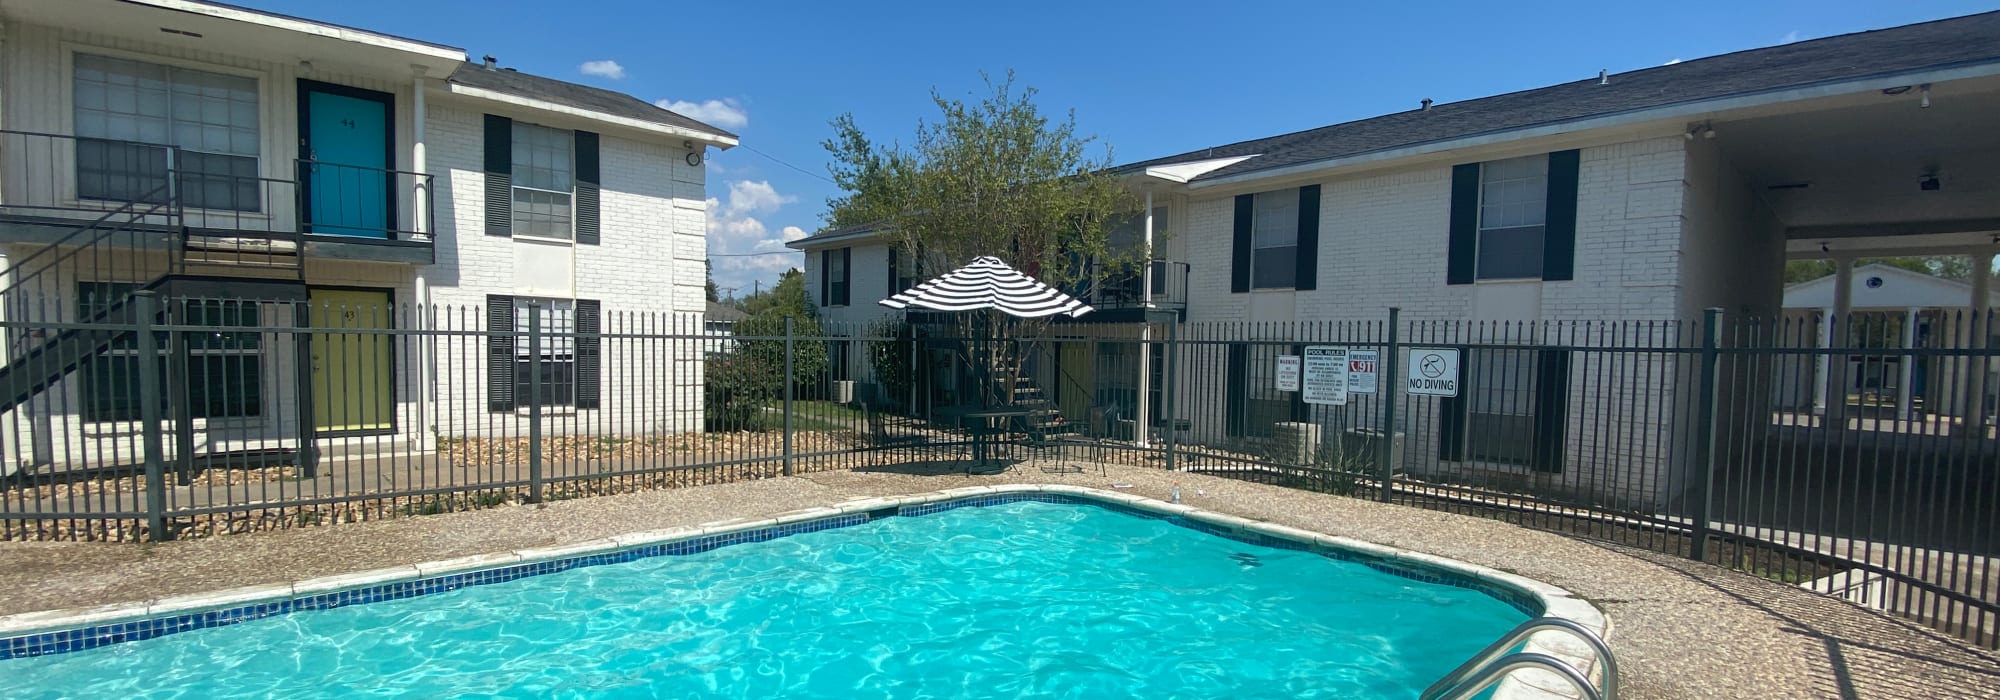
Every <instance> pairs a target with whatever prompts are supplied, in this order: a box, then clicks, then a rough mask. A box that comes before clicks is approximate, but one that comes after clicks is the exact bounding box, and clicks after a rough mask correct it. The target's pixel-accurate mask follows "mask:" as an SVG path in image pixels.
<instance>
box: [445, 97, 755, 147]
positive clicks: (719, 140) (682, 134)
mask: <svg viewBox="0 0 2000 700" xmlns="http://www.w3.org/2000/svg"><path fill="white" fill-rule="evenodd" d="M446 84H447V85H449V86H450V89H451V93H452V94H454V95H462V96H465V97H470V98H473V99H478V100H487V101H490V102H498V103H501V104H508V105H513V106H516V107H523V108H526V109H533V110H539V111H544V112H555V113H558V114H566V115H569V116H572V117H576V118H579V119H588V120H591V121H595V122H601V123H605V124H615V125H617V126H621V127H624V128H627V129H634V130H637V131H643V132H648V133H653V134H659V135H662V136H672V137H675V138H682V139H689V140H693V141H699V142H701V143H706V144H709V145H712V146H715V147H716V148H719V149H722V150H728V149H730V148H734V147H735V146H736V145H737V143H738V140H737V138H736V137H735V136H730V135H727V134H718V133H714V132H708V131H701V130H698V129H689V128H685V127H679V126H674V125H672V124H662V123H660V122H654V121H646V120H644V119H633V118H631V117H624V116H619V115H616V114H608V113H605V112H599V111H597V110H593V109H585V108H582V107H576V106H572V105H566V104H560V103H556V102H550V101H548V100H539V99H535V98H533V97H522V96H520V95H516V94H513V93H509V92H503V91H500V90H494V89H491V88H483V87H474V86H471V85H464V84H460V83H453V82H449V81H447V82H446Z"/></svg>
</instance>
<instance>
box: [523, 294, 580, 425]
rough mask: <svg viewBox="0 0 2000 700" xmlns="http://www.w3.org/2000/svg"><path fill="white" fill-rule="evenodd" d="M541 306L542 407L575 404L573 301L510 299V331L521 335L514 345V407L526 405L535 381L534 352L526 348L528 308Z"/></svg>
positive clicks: (574, 324)
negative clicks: (511, 301) (511, 310)
mask: <svg viewBox="0 0 2000 700" xmlns="http://www.w3.org/2000/svg"><path fill="white" fill-rule="evenodd" d="M530 304H536V305H540V306H541V310H540V311H539V313H540V315H541V320H542V322H541V326H542V337H541V342H540V346H541V356H542V366H541V373H542V377H541V380H542V387H541V392H542V393H541V399H542V401H541V403H542V405H543V406H575V405H576V386H577V381H576V335H575V333H576V302H574V301H571V300H569V299H523V298H517V299H515V300H514V330H515V331H516V332H518V333H520V334H521V335H520V336H519V338H518V339H517V340H516V341H515V345H514V401H515V402H516V404H515V405H516V406H522V407H525V406H527V405H528V404H529V401H530V397H532V396H534V394H531V393H529V391H530V390H531V389H532V388H533V386H532V384H531V382H533V381H534V378H535V365H534V353H533V351H532V349H531V348H529V347H528V346H529V343H528V336H527V333H528V332H529V330H530V329H531V326H530V325H529V323H528V306H529V305H530Z"/></svg>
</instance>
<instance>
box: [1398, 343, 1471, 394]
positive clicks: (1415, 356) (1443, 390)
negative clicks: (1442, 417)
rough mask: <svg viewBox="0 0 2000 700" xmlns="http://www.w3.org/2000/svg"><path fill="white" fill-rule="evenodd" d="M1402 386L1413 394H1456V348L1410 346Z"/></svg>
mask: <svg viewBox="0 0 2000 700" xmlns="http://www.w3.org/2000/svg"><path fill="white" fill-rule="evenodd" d="M1403 388H1404V389H1405V390H1407V391H1408V392H1409V393H1410V394H1412V395H1415V396H1457V395H1458V349H1457V348H1410V370H1409V374H1408V377H1407V379H1406V380H1405V382H1404V384H1403Z"/></svg>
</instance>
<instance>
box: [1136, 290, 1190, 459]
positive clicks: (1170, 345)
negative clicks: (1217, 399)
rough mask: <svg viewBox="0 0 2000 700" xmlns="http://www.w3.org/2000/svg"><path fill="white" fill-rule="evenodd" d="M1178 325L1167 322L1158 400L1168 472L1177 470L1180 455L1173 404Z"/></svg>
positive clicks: (1177, 414) (1178, 356)
mask: <svg viewBox="0 0 2000 700" xmlns="http://www.w3.org/2000/svg"><path fill="white" fill-rule="evenodd" d="M1180 327H1181V324H1179V323H1169V324H1167V367H1166V373H1165V376H1164V378H1163V381H1162V382H1161V383H1162V384H1165V385H1166V386H1164V387H1161V389H1160V392H1161V394H1162V397H1161V401H1160V413H1162V414H1165V415H1162V416H1160V417H1159V419H1158V420H1159V421H1160V427H1161V430H1160V432H1162V433H1166V436H1165V437H1166V440H1167V471H1170V472H1171V471H1179V468H1178V465H1177V464H1176V462H1177V461H1178V460H1179V457H1180V446H1179V433H1180V430H1178V428H1179V427H1180V411H1178V410H1175V409H1176V408H1177V406H1175V400H1174V393H1175V390H1176V389H1178V388H1179V386H1180V372H1179V368H1180V364H1181V331H1180ZM1141 400H1144V397H1141ZM1140 429H1141V430H1144V429H1145V428H1144V426H1141V427H1140Z"/></svg>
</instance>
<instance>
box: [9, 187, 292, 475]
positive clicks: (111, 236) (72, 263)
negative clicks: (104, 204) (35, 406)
mask: <svg viewBox="0 0 2000 700" xmlns="http://www.w3.org/2000/svg"><path fill="white" fill-rule="evenodd" d="M79 221H80V223H79V224H78V225H77V227H76V228H75V229H73V230H71V231H69V232H68V233H67V234H64V235H62V236H60V237H59V238H57V239H56V240H55V241H54V242H52V243H49V244H46V245H43V246H42V247H40V248H39V249H36V250H35V251H34V252H32V253H30V254H27V255H24V256H20V257H19V258H17V259H15V260H13V261H11V264H10V265H8V267H7V269H6V273H7V275H8V277H7V278H6V279H7V283H6V286H5V287H4V288H0V310H3V311H4V313H5V320H6V321H8V322H9V324H8V326H7V328H6V336H7V337H6V350H7V352H6V357H5V363H4V364H0V413H5V412H7V411H12V410H15V409H16V408H18V407H20V406H21V405H22V404H25V403H27V402H29V401H30V400H32V399H34V398H35V397H36V396H38V395H41V394H43V393H45V392H48V391H50V390H51V389H52V388H54V387H57V386H59V385H60V383H61V382H62V381H63V380H64V379H65V378H66V377H70V376H71V375H73V374H75V373H76V372H77V371H79V370H80V369H81V368H83V367H84V366H85V365H86V364H87V363H88V362H89V361H90V360H91V359H92V358H95V357H98V356H101V355H102V354H104V353H106V352H108V351H111V350H113V349H116V348H123V349H127V350H129V349H130V348H131V347H132V340H133V338H134V335H135V331H134V330H133V329H131V328H129V327H121V326H128V324H134V323H137V322H138V321H139V320H140V319H139V318H138V309H139V307H140V302H139V301H138V297H137V296H136V294H137V293H138V292H142V291H143V292H153V293H154V294H156V295H157V296H158V298H159V299H160V301H159V302H158V304H157V307H156V310H155V311H154V312H153V318H152V321H153V322H155V323H166V324H174V323H185V322H187V319H184V318H182V314H183V313H184V312H183V311H181V310H180V306H181V305H180V304H178V303H176V300H183V299H202V300H218V299H235V300H269V301H284V300H300V301H302V300H304V299H305V298H306V296H305V293H306V287H305V265H304V239H303V236H300V235H298V234H284V233H280V234H269V233H257V234H256V235H255V236H249V237H244V236H238V235H233V233H234V232H230V231H217V230H202V229H190V228H189V227H187V226H185V225H183V217H182V216H181V212H180V205H179V203H178V201H177V200H176V199H175V198H173V197H171V196H169V193H168V192H166V191H155V192H153V193H150V194H149V195H147V196H144V197H140V198H138V199H137V200H135V201H133V202H130V203H127V204H125V205H123V206H121V207H118V208H117V209H114V210H110V211H107V212H105V213H104V214H103V215H102V216H99V217H97V218H96V219H93V220H87V221H86V220H79ZM184 346H185V343H175V342H171V341H170V342H167V343H162V344H161V349H162V352H179V351H182V350H184ZM170 348H172V349H170ZM168 404H169V411H168V413H169V415H168V416H166V417H167V418H168V419H169V420H178V419H179V417H180V416H182V415H185V413H186V410H187V409H186V406H185V405H184V404H185V401H169V402H168ZM179 424H180V425H183V426H187V425H191V424H190V423H187V422H185V421H179ZM176 432H178V433H188V435H189V436H191V435H192V433H191V432H190V431H189V430H179V431H176ZM176 437H177V438H179V437H181V436H179V435H177V436H176ZM177 442H178V443H179V444H180V445H181V446H182V447H183V448H184V451H178V454H179V455H180V459H179V460H178V461H181V462H183V463H200V462H213V461H214V460H215V459H216V458H217V457H219V456H227V455H211V454H204V455H193V454H191V450H185V448H191V447H192V445H191V444H190V443H191V437H189V438H185V439H179V440H177ZM24 449H25V448H24ZM15 457H16V456H15V455H8V456H7V459H6V460H5V461H4V464H6V465H7V467H5V469H12V468H14V466H15V465H17V464H18V463H19V460H17V459H15ZM183 476H185V474H183Z"/></svg>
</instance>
